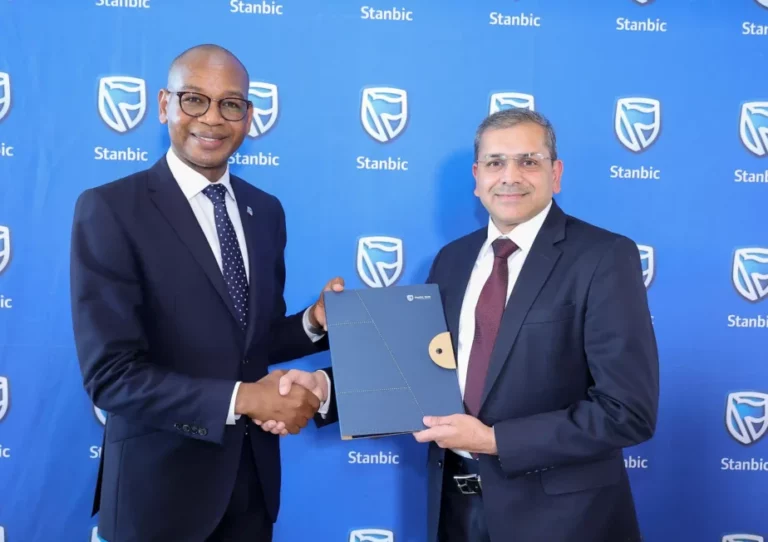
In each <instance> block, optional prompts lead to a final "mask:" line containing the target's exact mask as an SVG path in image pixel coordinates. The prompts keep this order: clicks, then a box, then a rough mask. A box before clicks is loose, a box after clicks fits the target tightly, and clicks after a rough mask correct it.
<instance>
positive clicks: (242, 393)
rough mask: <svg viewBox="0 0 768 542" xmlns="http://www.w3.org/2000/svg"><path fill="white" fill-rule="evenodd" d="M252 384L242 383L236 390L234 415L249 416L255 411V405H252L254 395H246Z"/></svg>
mask: <svg viewBox="0 0 768 542" xmlns="http://www.w3.org/2000/svg"><path fill="white" fill-rule="evenodd" d="M252 385H253V384H252V383H249V382H243V383H242V384H240V387H239V388H238V389H237V396H236V397H235V414H236V415H241V416H242V415H246V416H250V415H251V413H252V412H254V411H255V409H256V408H255V407H256V405H254V400H255V399H254V397H253V396H254V394H251V393H248V391H249V388H250V387H251V386H252Z"/></svg>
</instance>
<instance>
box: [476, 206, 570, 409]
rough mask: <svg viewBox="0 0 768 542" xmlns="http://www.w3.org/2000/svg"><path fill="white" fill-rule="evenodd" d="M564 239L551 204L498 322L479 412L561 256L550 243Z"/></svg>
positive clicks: (557, 211) (559, 214) (560, 221)
mask: <svg viewBox="0 0 768 542" xmlns="http://www.w3.org/2000/svg"><path fill="white" fill-rule="evenodd" d="M564 237H565V214H564V213H563V211H562V210H560V208H559V207H558V206H557V204H556V203H555V202H554V201H553V202H552V208H551V209H550V211H549V214H548V215H547V218H546V219H545V220H544V224H543V225H542V227H541V230H539V234H538V235H537V236H536V239H535V240H534V242H533V246H532V247H531V252H530V253H529V254H528V257H527V258H526V260H525V263H524V264H523V268H522V269H521V271H520V275H519V276H518V278H517V282H516V283H515V287H514V288H513V289H512V294H511V295H510V296H509V301H507V306H506V308H505V310H504V314H503V316H502V318H501V325H500V327H499V335H498V337H497V338H496V343H495V344H494V347H493V352H492V353H491V362H490V366H489V367H488V374H487V376H486V380H485V390H484V391H483V397H482V400H481V402H480V408H481V409H482V406H483V404H485V401H486V399H487V398H488V394H489V393H490V391H491V389H493V385H494V384H495V383H496V379H497V378H498V377H499V374H500V373H501V369H502V368H503V367H504V363H505V362H506V360H507V358H508V357H509V353H510V351H511V350H512V346H513V345H514V344H515V340H516V339H517V336H518V334H519V333H520V327H521V326H522V325H523V320H525V317H526V315H527V314H528V311H529V310H530V308H531V305H533V302H534V301H535V300H536V298H537V297H538V295H539V292H540V291H541V289H542V288H543V287H544V284H545V283H546V282H547V279H548V278H549V275H550V273H551V272H552V269H553V268H554V267H555V264H556V263H557V260H558V259H559V258H560V255H561V254H562V252H561V250H560V249H559V248H557V247H556V246H554V243H556V242H558V241H560V240H562V239H563V238H564Z"/></svg>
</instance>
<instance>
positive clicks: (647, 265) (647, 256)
mask: <svg viewBox="0 0 768 542" xmlns="http://www.w3.org/2000/svg"><path fill="white" fill-rule="evenodd" d="M637 249H638V250H639V251H640V265H641V266H642V269H643V284H645V287H646V289H647V288H648V287H649V286H650V285H651V282H653V277H654V276H655V275H656V258H655V257H654V254H655V253H654V250H653V247H652V246H648V245H637Z"/></svg>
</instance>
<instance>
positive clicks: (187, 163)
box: [71, 45, 343, 542]
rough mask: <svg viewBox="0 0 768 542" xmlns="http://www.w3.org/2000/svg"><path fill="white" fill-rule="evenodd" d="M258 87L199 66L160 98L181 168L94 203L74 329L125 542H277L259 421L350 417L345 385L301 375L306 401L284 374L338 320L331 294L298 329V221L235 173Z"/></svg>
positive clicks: (270, 444)
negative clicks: (289, 261)
mask: <svg viewBox="0 0 768 542" xmlns="http://www.w3.org/2000/svg"><path fill="white" fill-rule="evenodd" d="M248 86H249V78H248V73H247V71H246V69H245V68H244V66H243V65H242V64H241V63H240V61H239V60H238V59H237V58H236V57H235V56H234V55H232V54H231V53H230V52H229V51H227V50H225V49H223V48H221V47H218V46H213V45H205V46H198V47H194V48H192V49H190V50H188V51H185V52H184V53H183V54H181V55H180V56H179V57H178V58H177V59H176V60H174V62H173V64H172V66H171V69H170V72H169V76H168V88H167V89H163V90H161V91H160V93H159V109H160V121H161V122H162V123H167V124H168V128H169V133H170V138H171V148H170V149H169V150H168V152H167V154H166V155H165V156H164V157H163V158H161V159H160V160H159V161H158V162H157V163H156V164H155V165H154V166H153V167H152V168H150V169H148V170H145V171H141V172H139V173H136V174H134V175H130V176H128V177H126V178H123V179H120V180H117V181H115V182H112V183H109V184H106V185H103V186H99V187H97V188H94V189H90V190H86V191H85V192H84V193H83V194H82V195H81V196H80V198H79V199H78V202H77V206H76V210H75V218H74V226H73V233H72V262H71V295H72V314H73V320H74V332H75V339H76V344H77V352H78V357H79V361H80V368H81V371H82V375H83V381H84V386H85V389H86V390H87V392H88V394H89V396H90V397H91V399H92V400H93V402H94V404H95V405H97V406H98V407H99V408H101V409H104V410H106V411H107V412H109V416H108V418H107V424H106V430H105V439H104V440H105V441H104V446H103V454H102V460H101V465H100V469H99V478H98V482H97V489H96V501H95V503H94V513H95V511H96V510H100V517H99V534H100V535H101V536H102V537H103V538H105V539H106V540H107V541H108V542H160V541H162V542H170V541H173V542H202V541H212V542H213V541H224V540H227V541H250V542H255V541H267V540H271V539H272V524H273V522H274V521H275V520H276V518H277V514H278V508H279V499H280V450H279V437H277V436H275V435H272V434H270V433H269V432H265V431H262V430H260V429H258V428H256V427H255V426H254V425H253V423H254V421H256V422H257V423H259V420H270V419H274V420H278V421H280V422H281V423H283V425H284V426H285V427H286V430H287V432H290V433H297V432H298V431H299V430H300V429H301V428H303V427H305V426H306V425H307V423H308V421H309V420H310V419H312V418H314V419H315V422H316V423H317V424H318V425H324V424H327V423H331V422H333V421H335V419H336V418H335V412H334V411H333V409H331V406H332V405H330V386H331V382H330V377H329V375H328V373H329V372H330V371H327V372H322V371H319V372H315V373H301V372H299V371H295V370H294V371H293V373H292V374H296V373H301V377H300V378H295V380H297V381H300V382H301V383H303V384H304V386H293V387H292V389H291V390H290V393H286V394H280V393H279V390H278V383H279V380H280V377H281V376H282V375H283V374H284V373H285V371H280V370H277V371H273V372H272V373H270V374H268V366H269V365H270V364H272V363H276V362H281V361H286V360H291V359H295V358H298V357H301V356H306V355H308V354H311V353H314V352H317V351H320V350H322V349H327V340H326V339H325V338H324V335H325V331H324V326H325V311H324V307H323V302H322V295H321V296H320V299H319V300H318V302H316V303H315V304H314V305H312V306H311V307H309V308H308V309H307V310H305V311H301V312H300V313H298V314H296V315H293V316H289V317H286V314H285V312H286V304H285V301H284V299H283V289H284V283H285V263H284V250H285V245H286V226H285V216H284V213H283V208H282V206H281V204H280V202H279V201H278V200H277V198H275V197H274V196H271V195H269V194H267V193H265V192H263V191H261V190H259V189H257V188H255V187H253V186H251V185H250V184H248V183H246V182H245V181H244V180H242V179H240V178H238V177H235V176H234V175H230V173H229V169H228V166H227V161H228V159H229V157H230V156H231V155H232V154H233V153H234V152H235V151H236V150H237V148H238V147H239V146H240V144H241V143H242V141H243V138H244V137H245V134H246V133H247V132H248V128H249V126H250V123H251V118H252V115H253V107H252V104H251V103H250V102H249V101H247V96H248ZM342 288H343V281H342V280H341V279H338V278H337V279H334V280H332V281H330V282H329V283H328V285H326V288H325V289H326V290H329V289H333V290H336V291H339V290H341V289H342ZM318 412H319V413H318Z"/></svg>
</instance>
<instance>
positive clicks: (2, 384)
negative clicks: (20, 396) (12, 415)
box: [0, 376, 11, 421]
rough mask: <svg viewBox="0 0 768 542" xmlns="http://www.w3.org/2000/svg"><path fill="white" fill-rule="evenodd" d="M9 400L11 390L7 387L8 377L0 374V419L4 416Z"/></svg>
mask: <svg viewBox="0 0 768 542" xmlns="http://www.w3.org/2000/svg"><path fill="white" fill-rule="evenodd" d="M10 402H11V392H10V389H9V387H8V378H7V377H5V376H0V421H2V419H3V418H5V415H6V413H7V412H8V405H9V404H10Z"/></svg>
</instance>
